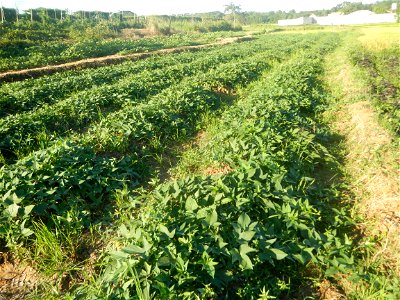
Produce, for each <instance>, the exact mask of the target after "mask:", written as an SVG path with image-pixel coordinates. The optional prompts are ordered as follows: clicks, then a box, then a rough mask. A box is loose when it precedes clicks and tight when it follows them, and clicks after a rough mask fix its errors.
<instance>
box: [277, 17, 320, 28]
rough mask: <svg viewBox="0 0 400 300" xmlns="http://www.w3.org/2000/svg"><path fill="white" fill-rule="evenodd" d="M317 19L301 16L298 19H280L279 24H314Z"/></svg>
mask: <svg viewBox="0 0 400 300" xmlns="http://www.w3.org/2000/svg"><path fill="white" fill-rule="evenodd" d="M314 23H315V20H314V19H312V18H311V17H301V18H297V19H286V20H279V21H278V25H279V26H296V25H308V24H314Z"/></svg>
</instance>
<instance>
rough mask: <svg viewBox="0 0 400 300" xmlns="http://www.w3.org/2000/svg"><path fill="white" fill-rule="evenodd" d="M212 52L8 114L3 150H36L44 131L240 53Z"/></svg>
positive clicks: (68, 125)
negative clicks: (188, 60)
mask: <svg viewBox="0 0 400 300" xmlns="http://www.w3.org/2000/svg"><path fill="white" fill-rule="evenodd" d="M239 53H240V52H239ZM213 54H214V55H205V56H203V57H201V58H198V59H197V60H195V61H193V62H191V63H187V64H186V63H183V64H177V65H173V66H167V67H165V68H159V69H153V70H144V71H142V72H139V73H138V74H133V75H130V76H127V77H126V78H124V79H122V80H120V81H118V82H117V83H116V84H114V85H102V86H100V87H97V88H93V89H91V90H89V91H83V92H80V93H77V94H76V95H73V96H72V97H70V98H67V99H65V100H63V101H59V102H57V103H56V104H54V105H51V106H47V105H46V106H43V107H41V108H39V109H37V110H34V111H32V112H27V113H23V114H17V115H12V116H8V117H6V118H4V119H2V120H0V124H1V129H0V146H1V148H2V149H3V152H4V151H12V152H14V151H19V152H20V153H24V152H26V151H32V150H35V149H37V147H40V142H41V138H40V137H41V135H42V134H43V133H44V134H45V135H47V136H50V135H53V136H54V135H56V136H62V135H64V134H65V133H68V131H69V130H78V129H82V128H84V127H87V126H88V125H89V124H90V123H91V122H93V121H96V120H98V119H99V118H101V117H103V115H104V114H107V113H110V112H112V111H115V110H118V109H120V108H121V106H123V105H126V104H128V103H129V102H131V103H133V104H137V103H139V102H141V101H143V100H144V99H146V97H147V96H149V95H152V94H156V93H158V92H159V91H160V90H162V89H164V88H165V87H168V86H170V85H173V84H174V83H177V82H178V81H180V80H181V79H183V78H185V77H187V76H192V75H193V74H195V73H198V72H204V71H207V69H210V68H214V67H217V66H218V65H219V64H221V63H224V62H229V61H230V60H233V59H235V58H238V57H239V56H238V52H237V51H235V50H234V49H232V50H231V51H227V52H225V54H221V53H213ZM246 54H247V53H246ZM24 149H27V150H25V151H24Z"/></svg>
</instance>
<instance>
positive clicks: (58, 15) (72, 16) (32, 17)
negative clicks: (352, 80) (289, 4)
mask: <svg viewBox="0 0 400 300" xmlns="http://www.w3.org/2000/svg"><path fill="white" fill-rule="evenodd" d="M394 1H395V2H399V0H382V1H377V2H376V3H373V4H363V3H362V2H350V1H345V2H343V3H341V4H338V5H336V6H335V7H333V8H331V9H326V10H316V11H300V12H296V11H295V10H290V11H280V10H279V11H270V12H242V11H241V7H240V5H236V4H234V3H233V2H231V3H229V4H227V5H225V10H224V12H220V11H213V12H208V13H196V14H184V15H174V16H160V17H162V18H168V19H172V20H181V21H185V20H186V21H189V20H190V21H191V22H195V21H198V22H203V21H210V20H211V21H222V20H228V21H233V22H234V23H236V21H238V22H240V23H241V24H256V23H276V22H277V21H278V20H280V19H291V18H299V17H304V16H309V15H310V14H315V15H317V16H326V15H328V14H330V13H333V12H340V13H344V14H349V13H352V12H354V11H357V10H372V11H374V12H375V13H386V12H388V11H390V9H391V5H392V3H393V2H394ZM2 12H3V18H2V19H3V23H4V24H13V23H17V22H19V23H24V22H25V23H29V22H30V23H36V25H35V26H37V25H38V23H39V24H40V23H41V24H46V25H49V24H57V23H61V22H63V23H70V24H73V23H77V22H78V21H79V23H82V22H85V23H88V22H89V23H98V22H101V21H109V22H113V23H116V22H117V23H118V24H122V23H125V24H126V26H135V24H136V26H139V25H140V24H141V26H144V24H145V17H143V16H142V17H140V16H138V15H137V14H135V13H133V12H130V11H122V12H117V13H110V12H101V11H75V12H69V11H68V10H60V9H47V8H36V9H28V10H25V11H18V10H17V9H16V8H3V9H2ZM63 26H65V24H64V25H63ZM118 26H120V25H118Z"/></svg>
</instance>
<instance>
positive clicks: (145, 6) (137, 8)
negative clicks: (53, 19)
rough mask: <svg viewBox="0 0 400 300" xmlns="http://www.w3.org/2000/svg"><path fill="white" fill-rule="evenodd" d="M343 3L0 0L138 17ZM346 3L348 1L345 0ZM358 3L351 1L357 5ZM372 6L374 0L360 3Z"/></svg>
mask: <svg viewBox="0 0 400 300" xmlns="http://www.w3.org/2000/svg"><path fill="white" fill-rule="evenodd" d="M344 1H345V0H301V1H300V0H279V1H273V0H269V1H265V0H234V1H231V0H200V1H193V0H189V1H184V0H125V1H124V0H111V1H110V0H0V5H3V6H4V7H10V8H11V7H16V6H17V7H18V9H20V10H24V9H28V8H37V7H47V8H60V9H69V10H72V11H76V10H100V11H111V12H116V11H120V10H129V11H133V12H135V13H137V14H140V15H153V14H154V15H156V14H157V15H161V14H168V15H172V14H183V13H196V12H210V11H224V6H225V5H226V4H229V3H230V2H233V3H235V4H236V5H240V7H241V9H242V11H259V12H267V11H274V10H284V11H289V10H291V9H294V10H296V11H308V10H318V9H324V8H332V7H334V6H336V5H337V4H339V3H342V2H344ZM347 1H348V0H347ZM360 1H361V0H356V1H351V2H360ZM362 2H363V3H373V2H376V1H374V0H372V1H369V0H366V1H362Z"/></svg>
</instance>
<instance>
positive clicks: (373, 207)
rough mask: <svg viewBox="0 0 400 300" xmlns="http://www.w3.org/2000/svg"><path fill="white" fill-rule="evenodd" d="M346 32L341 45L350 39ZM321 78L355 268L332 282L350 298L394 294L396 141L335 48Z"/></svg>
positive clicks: (397, 261)
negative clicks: (346, 198) (340, 165)
mask: <svg viewBox="0 0 400 300" xmlns="http://www.w3.org/2000/svg"><path fill="white" fill-rule="evenodd" d="M353 41H354V36H350V37H349V38H348V40H347V43H345V45H349V44H353ZM325 67H326V75H325V81H326V83H327V86H328V89H329V90H330V91H331V93H332V95H333V99H332V103H331V105H330V109H329V110H328V112H327V113H326V118H327V120H328V122H329V123H331V124H332V130H333V131H334V132H337V134H338V135H341V136H342V137H343V140H342V142H341V145H340V147H342V149H343V150H344V151H345V154H346V155H345V157H344V158H345V160H344V172H345V173H346V177H347V182H348V183H349V189H348V192H349V194H350V195H351V197H350V198H351V199H352V200H353V201H354V204H355V205H354V209H353V211H352V215H353V218H354V219H355V220H357V223H358V225H357V228H358V230H357V232H356V233H355V235H354V237H355V238H357V247H356V250H355V252H354V255H355V256H356V257H357V259H356V268H355V269H354V271H353V273H352V274H349V275H347V276H343V277H342V278H341V279H340V280H338V285H339V286H341V288H342V289H343V290H344V292H345V294H346V295H347V297H348V298H350V299H398V297H399V296H400V291H399V288H398V287H399V283H400V273H399V270H400V268H399V266H400V256H399V254H398V249H399V246H400V244H399V243H400V239H399V226H398V225H399V215H398V212H399V211H400V210H399V209H400V207H399V202H400V200H399V199H400V198H399V186H398V177H397V172H398V170H399V165H398V153H399V147H398V141H397V140H396V139H393V137H392V136H391V135H390V134H389V133H388V132H387V130H385V129H384V128H382V127H381V126H380V125H379V123H378V116H377V113H376V111H375V110H374V109H373V106H372V105H371V99H372V98H373V94H372V93H371V88H370V85H369V84H368V81H366V80H365V77H364V76H363V72H362V71H361V70H360V69H358V68H357V67H355V66H353V65H352V64H351V62H350V61H349V57H348V55H347V53H346V48H345V47H341V48H339V49H338V50H337V51H336V52H334V53H333V54H331V55H330V56H328V57H327V59H326V65H325Z"/></svg>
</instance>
